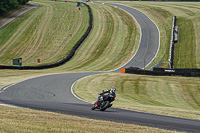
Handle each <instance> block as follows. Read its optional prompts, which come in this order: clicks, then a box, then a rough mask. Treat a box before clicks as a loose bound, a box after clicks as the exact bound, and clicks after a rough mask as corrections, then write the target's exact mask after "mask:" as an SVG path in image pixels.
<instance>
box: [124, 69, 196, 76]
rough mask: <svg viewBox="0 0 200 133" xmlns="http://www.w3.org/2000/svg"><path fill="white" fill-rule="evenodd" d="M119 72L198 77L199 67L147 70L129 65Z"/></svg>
mask: <svg viewBox="0 0 200 133" xmlns="http://www.w3.org/2000/svg"><path fill="white" fill-rule="evenodd" d="M121 73H130V74H140V75H153V76H184V77H200V69H169V68H153V71H149V70H143V69H140V68H135V67H130V68H122V69H121Z"/></svg>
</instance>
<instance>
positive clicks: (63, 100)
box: [0, 4, 200, 132]
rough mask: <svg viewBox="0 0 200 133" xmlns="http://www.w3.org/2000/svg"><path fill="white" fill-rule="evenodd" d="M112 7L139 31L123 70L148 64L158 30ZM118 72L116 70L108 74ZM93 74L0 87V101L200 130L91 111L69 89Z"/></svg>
mask: <svg viewBox="0 0 200 133" xmlns="http://www.w3.org/2000/svg"><path fill="white" fill-rule="evenodd" d="M113 6H117V7H118V8H122V9H123V10H125V11H127V12H128V13H130V14H131V15H132V16H134V18H135V19H136V20H137V22H138V23H139V25H140V27H141V32H142V36H141V41H140V46H139V48H138V51H137V53H136V54H135V55H134V57H133V58H132V59H131V60H130V61H129V63H127V64H125V66H124V67H127V66H131V65H133V64H134V59H143V58H144V59H145V60H146V64H148V63H149V62H150V61H152V60H153V57H154V55H155V53H153V52H157V50H158V48H159V31H158V29H157V27H156V26H155V24H154V23H153V22H152V21H151V20H150V19H149V18H148V17H147V16H146V15H144V14H143V13H142V12H140V11H138V10H135V9H133V8H130V7H126V6H123V5H117V4H113ZM140 56H141V57H140ZM150 57H151V58H150ZM148 61H149V62H148ZM146 64H145V65H146ZM143 65H144V63H138V64H137V66H139V67H142V66H143ZM118 71H119V69H117V70H114V71H112V72H118ZM94 74H102V72H82V73H64V74H55V75H46V76H42V77H37V78H32V79H28V80H25V81H22V82H20V83H16V84H12V85H10V86H7V87H5V88H3V91H1V92H0V102H3V103H6V104H11V105H16V106H20V107H26V108H31V109H37V110H45V111H51V112H57V113H62V114H67V115H75V116H80V117H86V118H91V119H98V120H107V121H114V122H120V123H128V124H137V125H143V126H150V127H157V128H162V129H168V130H177V131H187V132H199V131H200V121H198V120H190V119H183V118H176V117H169V116H162V115H156V114H150V113H144V112H137V111H132V110H125V109H119V108H109V109H107V110H106V111H104V112H101V111H99V110H95V111H92V110H91V106H92V104H91V103H87V102H84V101H82V100H79V99H78V98H76V97H75V96H74V95H73V94H72V92H71V88H72V86H73V84H74V83H75V82H76V81H77V80H79V79H81V78H83V77H86V76H89V75H94Z"/></svg>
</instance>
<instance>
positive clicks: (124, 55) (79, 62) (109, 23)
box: [0, 0, 200, 132]
mask: <svg viewBox="0 0 200 133" xmlns="http://www.w3.org/2000/svg"><path fill="white" fill-rule="evenodd" d="M34 1H36V0H34ZM38 2H39V3H43V4H42V6H40V7H39V8H37V9H34V10H33V11H31V12H30V15H31V14H32V12H37V13H39V11H40V14H41V15H42V14H43V15H44V13H45V12H46V13H47V10H48V9H47V8H48V7H49V6H56V5H55V4H53V2H52V3H51V2H49V1H42V0H41V1H39V0H38ZM124 3H125V4H127V5H131V6H134V7H137V8H138V9H140V10H142V11H144V12H145V13H147V14H148V15H149V16H150V17H151V18H152V19H153V20H154V21H155V22H156V24H158V27H159V29H160V31H161V51H160V52H159V54H158V57H157V59H156V62H158V61H159V60H160V59H163V58H164V59H165V60H164V64H163V67H166V65H167V59H168V55H167V54H168V47H169V46H168V45H169V43H168V42H169V40H170V34H171V22H172V20H171V19H172V18H171V17H172V16H173V15H172V13H171V12H172V11H171V10H170V9H173V8H172V5H170V3H168V4H167V3H162V2H156V3H154V2H134V4H133V3H132V2H124ZM57 4H59V3H57ZM166 4H167V5H166ZM47 5H48V6H47ZM162 5H165V6H164V7H163V6H162ZM46 6H47V7H46ZM90 6H91V8H92V10H93V14H94V27H93V29H92V32H91V34H90V35H89V37H88V38H87V39H86V40H85V42H84V43H83V44H82V46H81V47H80V48H79V50H78V51H77V53H76V55H75V56H74V57H73V59H72V60H71V61H69V62H68V63H66V64H65V65H63V66H60V67H57V68H53V69H47V70H35V71H31V70H25V71H18V70H0V79H1V80H0V88H3V87H4V86H7V85H9V84H12V83H16V82H19V81H21V80H24V79H28V78H31V77H36V76H40V75H45V74H52V73H64V72H75V71H106V70H111V69H116V68H118V67H120V66H121V65H122V64H123V63H125V62H127V61H128V60H129V59H130V58H131V56H132V55H133V54H134V52H135V51H136V48H137V46H138V43H139V38H140V35H139V26H138V25H137V24H136V22H135V21H134V19H133V18H131V17H130V16H129V15H127V14H126V13H125V12H124V11H121V10H119V9H118V8H114V7H110V6H106V5H101V4H93V3H91V4H90ZM182 6H183V8H187V9H188V10H189V9H190V8H191V9H192V7H193V6H194V9H196V8H197V7H198V6H196V5H193V3H189V4H188V3H186V4H185V3H182ZM44 7H45V8H44ZM72 7H73V5H72ZM72 7H69V8H72ZM74 8H75V7H74ZM37 10H39V11H37ZM59 10H60V9H59ZM49 11H50V8H49V10H48V12H49ZM175 11H176V12H177V13H179V16H182V17H183V18H184V17H185V16H186V15H185V14H186V12H185V11H184V10H178V9H177V10H175ZM52 12H54V10H52ZM192 12H198V10H194V11H192ZM28 14H29V13H27V15H28ZM196 15H197V16H196ZM83 16H84V14H83ZM86 16H87V15H86ZM177 16H178V15H177ZM195 16H196V18H197V17H198V14H195ZM35 17H36V16H35ZM38 17H39V16H38ZM21 19H24V21H28V19H30V18H28V17H27V18H26V19H25V18H24V17H22V18H21ZM43 19H45V18H43ZM39 20H40V19H39ZM39 20H38V21H39ZM70 20H71V17H70ZM30 21H31V22H32V23H34V21H33V20H30ZM35 21H36V22H37V19H35ZM40 21H41V20H40ZM46 21H47V20H46ZM169 21H170V22H169ZM36 22H35V23H36ZM69 22H70V23H75V22H78V17H77V20H73V21H72V20H71V21H69ZM192 22H193V23H194V27H197V26H198V25H199V21H198V19H194V20H192ZM13 23H14V25H17V21H15V22H13ZM38 23H39V22H38ZM71 25H73V24H71ZM81 25H82V24H81ZM40 26H41V25H40ZM41 27H43V26H41ZM79 29H80V28H79ZM118 29H120V30H119V31H118ZM1 30H3V29H1ZM1 30H0V32H1ZM72 30H73V28H72ZM43 31H44V30H42V31H40V32H39V31H38V30H36V31H35V32H37V33H34V35H35V36H37V35H38V34H39V35H41V34H42V32H43ZM106 31H109V32H106ZM198 31H199V28H196V29H195V41H194V42H196V43H195V44H196V45H195V48H196V49H195V50H197V49H199V48H198V45H197V44H198V42H199V39H198V38H199V37H198V36H199V35H198V34H197V33H198ZM12 34H16V30H15V31H13V33H12ZM16 35H18V34H16ZM45 35H46V33H45ZM79 36H81V35H80V34H79V35H78V33H77V37H79ZM181 37H182V36H181ZM0 40H1V39H0ZM55 40H56V39H55ZM9 41H12V40H9ZM39 42H40V41H39ZM179 43H181V41H180V42H179ZM0 44H1V43H0ZM67 44H68V43H67ZM46 45H47V44H46ZM25 46H26V45H25ZM55 47H56V46H55ZM66 47H68V46H67V45H66ZM36 51H37V50H36ZM188 51H189V50H188ZM45 52H46V51H45ZM62 52H63V51H61V50H60V51H59V53H60V54H61V53H62ZM47 53H48V51H47ZM130 53H131V54H130ZM198 54H199V53H197V52H195V54H194V55H195V57H194V58H195V59H196V64H195V65H196V66H199V60H200V59H199V55H198ZM8 56H9V54H8ZM56 57H59V56H57V55H56ZM94 57H95V58H94ZM6 58H7V57H6ZM7 59H8V58H7ZM54 59H56V58H54ZM5 62H6V61H4V63H5ZM2 64H3V63H2ZM199 82H200V79H199V78H188V77H153V76H140V75H129V74H104V75H96V76H91V77H88V78H85V79H82V80H80V81H78V82H77V83H76V84H75V86H74V89H75V93H76V94H77V95H78V96H80V97H81V98H83V99H86V100H88V101H91V102H94V101H95V100H96V98H97V96H98V95H97V94H98V93H99V92H101V90H102V89H104V90H106V89H108V88H111V87H116V88H117V99H116V101H115V102H114V106H117V107H124V108H129V109H135V110H140V111H145V112H152V113H158V114H165V115H172V116H180V117H185V118H192V119H199V118H200V112H199V108H200V105H199V103H200V101H199V93H200V86H199ZM77 88H79V91H77ZM85 91H87V92H85ZM92 91H93V92H92ZM81 92H82V93H81ZM130 94H132V95H130ZM0 111H1V112H0V114H1V115H0V118H1V121H2V122H0V123H1V126H0V131H1V132H14V131H18V132H20V131H24V132H93V131H96V132H100V131H102V126H106V127H105V130H103V131H102V132H106V131H107V130H106V129H110V127H112V126H113V125H114V127H113V128H111V131H114V132H168V131H164V130H160V129H159V130H158V129H152V128H149V127H138V126H134V125H128V124H121V123H120V124H117V123H112V122H106V124H105V123H104V121H96V120H95V121H94V120H89V119H85V118H79V117H73V116H65V115H60V114H56V113H48V112H41V111H39V112H38V111H33V110H29V109H28V110H27V109H15V108H8V107H3V106H0ZM11 114H12V115H11ZM11 125H12V127H13V128H10V126H11ZM75 125H76V126H75ZM85 127H88V128H85Z"/></svg>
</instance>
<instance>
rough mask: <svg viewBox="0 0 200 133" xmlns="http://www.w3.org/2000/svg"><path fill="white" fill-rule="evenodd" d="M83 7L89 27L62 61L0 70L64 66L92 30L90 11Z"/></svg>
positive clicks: (0, 66)
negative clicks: (87, 15)
mask: <svg viewBox="0 0 200 133" xmlns="http://www.w3.org/2000/svg"><path fill="white" fill-rule="evenodd" d="M84 5H85V6H86V7H87V8H88V12H89V26H88V28H87V31H86V32H85V34H84V35H83V36H82V37H81V39H80V40H79V41H78V42H77V43H76V44H75V46H74V47H73V48H72V50H71V51H70V53H69V55H68V56H67V57H65V58H64V59H62V60H60V61H58V62H56V63H52V64H48V65H39V66H4V65H0V69H19V70H31V69H32V70H37V69H47V68H53V67H58V66H61V65H63V64H65V63H66V62H67V61H69V60H70V59H71V58H72V57H73V56H74V54H75V52H76V50H77V49H78V48H79V46H80V45H81V44H82V42H83V41H84V40H85V39H86V38H87V36H88V35H89V33H90V31H91V30H92V26H93V15H92V10H91V8H90V6H88V5H87V4H85V3H84Z"/></svg>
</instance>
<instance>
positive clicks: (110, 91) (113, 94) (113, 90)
mask: <svg viewBox="0 0 200 133" xmlns="http://www.w3.org/2000/svg"><path fill="white" fill-rule="evenodd" d="M115 92H116V89H115V88H112V89H110V90H107V91H103V92H102V93H100V95H103V97H107V96H108V95H104V94H105V93H109V94H110V95H111V96H114V97H116V94H115Z"/></svg>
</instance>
